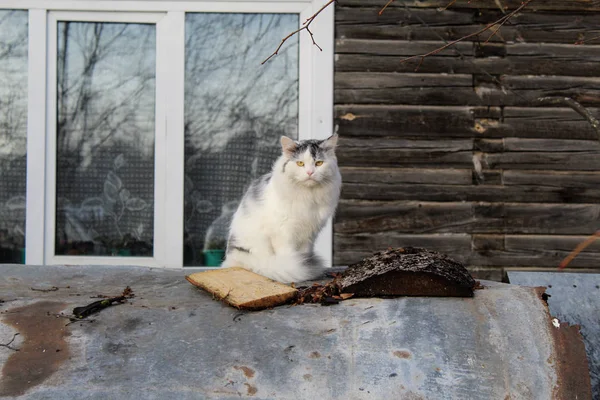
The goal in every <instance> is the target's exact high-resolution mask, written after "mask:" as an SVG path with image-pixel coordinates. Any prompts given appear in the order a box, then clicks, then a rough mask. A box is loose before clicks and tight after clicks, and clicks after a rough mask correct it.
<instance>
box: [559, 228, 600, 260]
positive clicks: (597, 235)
mask: <svg viewBox="0 0 600 400" xmlns="http://www.w3.org/2000/svg"><path fill="white" fill-rule="evenodd" d="M596 239H600V231H598V232H596V233H594V234H593V235H592V236H590V237H589V238H587V239H586V240H584V241H583V242H581V243H579V245H578V246H577V247H575V250H573V251H572V252H571V254H569V255H568V256H567V257H565V259H564V260H562V262H561V263H560V265H559V266H558V269H564V268H566V267H567V265H569V263H570V262H571V261H573V259H574V258H575V257H577V255H578V254H579V253H581V252H582V251H583V249H585V248H586V247H588V246H589V245H590V244H592V243H593V242H594V241H595V240H596Z"/></svg>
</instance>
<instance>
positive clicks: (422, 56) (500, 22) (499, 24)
mask: <svg viewBox="0 0 600 400" xmlns="http://www.w3.org/2000/svg"><path fill="white" fill-rule="evenodd" d="M532 1H533V0H526V1H524V2H522V3H521V5H520V6H519V7H518V8H516V9H515V10H514V11H512V12H511V13H510V14H507V15H505V16H503V17H502V18H500V19H499V20H497V21H495V22H492V23H491V24H488V25H486V26H485V28H482V29H480V30H478V31H476V32H473V33H470V34H468V35H465V36H463V37H461V38H458V39H456V40H453V41H451V42H449V43H446V44H445V45H443V46H442V47H439V48H437V49H435V50H433V51H430V52H429V53H426V54H419V55H416V56H411V57H408V58H405V59H403V60H401V61H400V62H401V63H403V62H406V61H409V60H414V59H416V58H420V61H419V64H418V65H417V68H415V71H417V70H418V69H419V67H420V66H421V64H423V61H424V60H425V58H426V57H429V56H432V55H435V54H437V53H439V52H441V51H443V50H445V49H447V48H448V47H451V46H454V45H455V44H456V43H459V42H462V41H465V40H467V39H470V38H472V37H475V36H479V35H481V34H482V33H483V32H485V31H488V30H490V29H491V28H493V27H495V26H497V29H496V30H495V31H493V32H492V34H491V35H490V37H488V39H487V40H486V43H487V42H488V41H489V40H490V39H491V38H492V36H494V35H495V34H496V32H498V30H499V29H500V28H501V27H502V25H504V24H505V23H506V22H507V21H508V20H509V19H511V18H512V17H513V16H514V15H515V14H517V13H518V12H519V11H521V10H522V9H523V8H525V7H527V5H528V4H529V3H531V2H532Z"/></svg>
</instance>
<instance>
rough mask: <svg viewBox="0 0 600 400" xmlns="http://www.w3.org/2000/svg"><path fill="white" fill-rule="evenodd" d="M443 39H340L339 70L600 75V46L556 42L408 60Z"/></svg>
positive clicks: (465, 48) (460, 46) (467, 46)
mask: <svg viewBox="0 0 600 400" xmlns="http://www.w3.org/2000/svg"><path fill="white" fill-rule="evenodd" d="M444 44H445V42H444V41H402V40H363V39H338V40H336V50H335V51H336V53H337V56H336V62H335V67H336V71H337V72H360V71H371V72H415V71H414V70H415V69H417V67H418V71H419V72H421V73H432V72H435V73H459V74H461V73H462V74H477V73H483V72H485V73H488V74H492V75H529V74H531V75H568V76H592V77H595V76H598V75H600V65H599V63H598V61H600V46H597V45H586V46H575V45H567V44H552V43H533V44H532V43H513V44H506V45H505V51H506V57H503V58H499V57H483V58H480V57H474V56H473V54H474V53H473V44H471V43H468V42H459V43H457V45H455V46H451V47H449V48H448V49H445V50H443V51H441V52H439V53H437V54H435V55H432V56H429V57H426V58H425V59H423V60H422V61H423V62H422V63H421V64H420V65H419V63H420V62H421V60H420V59H419V58H416V59H413V60H410V61H404V60H405V59H406V58H407V57H412V56H418V55H421V54H426V53H428V52H430V51H432V50H435V49H438V48H440V47H442V46H443V45H444Z"/></svg>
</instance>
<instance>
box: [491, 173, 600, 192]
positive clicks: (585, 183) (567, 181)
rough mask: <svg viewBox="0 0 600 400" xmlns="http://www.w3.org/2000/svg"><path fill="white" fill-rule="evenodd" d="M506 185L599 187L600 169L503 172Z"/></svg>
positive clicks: (503, 180)
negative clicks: (588, 170)
mask: <svg viewBox="0 0 600 400" xmlns="http://www.w3.org/2000/svg"><path fill="white" fill-rule="evenodd" d="M502 182H503V183H504V185H511V186H512V185H536V186H549V187H557V188H563V187H573V188H592V189H595V188H599V187H600V171H593V172H583V171H568V172H567V171H518V170H506V171H503V173H502Z"/></svg>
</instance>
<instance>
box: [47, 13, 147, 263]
mask: <svg viewBox="0 0 600 400" xmlns="http://www.w3.org/2000/svg"><path fill="white" fill-rule="evenodd" d="M155 49H156V29H155V26H154V25H147V24H121V23H96V22H59V24H58V53H57V63H58V68H57V70H58V79H57V96H58V98H57V100H58V101H57V127H56V132H57V133H56V134H57V168H56V182H57V183H56V196H57V199H56V200H57V206H56V246H55V247H56V248H55V251H56V254H57V255H87V256H89V255H96V256H110V255H113V256H114V255H118V256H152V254H153V236H154V232H153V228H154V222H153V221H154V131H155V123H154V121H155V117H154V106H155V70H156V67H155V65H156V50H155Z"/></svg>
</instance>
